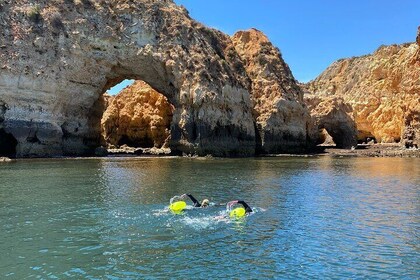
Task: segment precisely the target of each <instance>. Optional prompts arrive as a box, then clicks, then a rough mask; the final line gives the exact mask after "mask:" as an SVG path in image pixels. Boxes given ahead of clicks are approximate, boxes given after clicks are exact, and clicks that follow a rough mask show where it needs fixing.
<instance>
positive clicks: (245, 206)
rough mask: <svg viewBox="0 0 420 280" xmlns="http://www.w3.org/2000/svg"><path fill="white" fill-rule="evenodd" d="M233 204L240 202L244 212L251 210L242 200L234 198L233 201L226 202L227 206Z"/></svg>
mask: <svg viewBox="0 0 420 280" xmlns="http://www.w3.org/2000/svg"><path fill="white" fill-rule="evenodd" d="M233 204H241V205H242V206H243V207H244V208H245V213H251V212H252V209H251V207H250V206H249V205H248V204H247V203H246V202H245V201H243V200H234V201H231V202H228V206H230V205H233Z"/></svg>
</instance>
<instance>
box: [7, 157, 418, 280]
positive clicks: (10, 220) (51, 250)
mask: <svg viewBox="0 0 420 280" xmlns="http://www.w3.org/2000/svg"><path fill="white" fill-rule="evenodd" d="M419 186H420V159H415V158H405V159H402V158H334V157H328V156H324V157H309V158H285V157H281V158H250V159H217V158H214V159H213V158H204V159H203V158H104V159H45V160H19V161H17V162H14V163H5V164H1V165H0V279H192V278H198V279H200V278H203V279H212V278H214V279H232V278H233V279H240V278H241V279H379V278H381V279H419V278H420V271H419V267H420V266H419V260H420V244H419V232H420V231H419V228H420V207H419V205H420V203H419V202H420V188H419ZM183 193H191V194H193V195H194V196H195V197H196V198H197V199H199V200H201V199H203V198H208V199H209V200H210V201H211V202H212V206H211V207H209V208H205V209H193V208H192V207H190V209H187V210H186V211H184V212H183V213H182V214H180V215H175V214H173V213H171V212H170V211H168V204H169V200H170V198H171V197H173V196H175V195H181V194H183ZM236 199H242V200H245V201H246V202H248V204H249V205H250V206H251V207H252V208H253V210H254V212H253V213H252V214H251V215H249V216H247V217H246V218H243V219H238V220H235V219H233V220H232V219H230V218H227V217H226V213H225V209H226V207H225V206H224V205H225V203H226V202H228V201H230V200H236Z"/></svg>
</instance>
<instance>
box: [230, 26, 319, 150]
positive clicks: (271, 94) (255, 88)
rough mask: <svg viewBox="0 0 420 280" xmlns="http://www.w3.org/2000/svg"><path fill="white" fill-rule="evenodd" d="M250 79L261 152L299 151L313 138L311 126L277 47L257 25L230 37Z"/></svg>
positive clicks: (298, 91)
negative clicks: (256, 27)
mask: <svg viewBox="0 0 420 280" xmlns="http://www.w3.org/2000/svg"><path fill="white" fill-rule="evenodd" d="M232 40H233V43H234V46H235V49H236V51H237V52H238V54H239V55H240V57H241V58H242V60H243V62H244V65H245V69H246V72H247V74H248V76H249V77H250V79H251V83H252V89H251V99H252V105H253V108H254V116H255V119H256V124H257V129H258V133H259V139H261V143H260V145H261V146H260V148H261V152H263V153H279V152H299V151H300V152H302V151H304V150H305V149H306V148H307V147H308V145H309V144H310V141H309V140H310V139H311V138H313V134H314V126H313V125H312V122H311V118H310V115H309V112H308V110H307V108H306V107H305V105H304V103H303V92H302V90H301V89H300V88H299V86H298V85H297V84H296V80H295V79H294V77H293V75H292V72H291V71H290V69H289V66H288V65H287V64H286V63H285V62H284V60H283V58H282V56H281V53H280V51H279V49H277V48H276V47H274V46H273V44H272V43H271V42H270V41H269V40H268V38H267V37H266V36H265V35H264V34H263V33H262V32H260V31H258V30H256V29H250V30H248V31H239V32H237V33H236V34H235V35H233V37H232Z"/></svg>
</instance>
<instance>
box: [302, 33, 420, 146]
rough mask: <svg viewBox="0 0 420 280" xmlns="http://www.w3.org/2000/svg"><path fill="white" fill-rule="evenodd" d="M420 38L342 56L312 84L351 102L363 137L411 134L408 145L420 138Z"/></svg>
mask: <svg viewBox="0 0 420 280" xmlns="http://www.w3.org/2000/svg"><path fill="white" fill-rule="evenodd" d="M418 40H419V39H418V37H417V44H415V43H414V44H402V45H392V46H382V47H380V48H379V49H378V50H377V51H376V52H374V53H373V54H372V55H366V56H362V57H354V58H350V59H342V60H339V61H337V62H335V63H333V64H332V65H331V66H330V67H328V68H327V69H326V70H325V71H324V72H323V73H322V74H321V75H320V76H319V77H318V78H316V79H315V80H314V81H312V82H310V83H309V84H308V85H307V89H308V91H309V92H311V93H314V94H316V95H317V96H318V97H320V98H322V97H325V98H329V96H335V97H338V98H341V99H342V100H343V102H344V103H347V104H349V105H350V106H351V111H352V113H351V115H352V118H353V120H354V121H355V123H356V126H357V130H358V139H359V140H365V139H366V138H367V137H374V138H376V140H377V141H378V142H400V141H401V142H402V143H406V140H407V141H409V142H407V146H410V145H414V144H415V143H416V142H418V139H419V138H418V134H419V115H420V59H419V58H420V56H419V55H418V54H419V45H418ZM416 135H417V136H416ZM408 138H410V139H408ZM416 139H417V140H416ZM410 141H411V142H410ZM410 143H411V144H410Z"/></svg>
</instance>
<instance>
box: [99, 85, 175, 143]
mask: <svg viewBox="0 0 420 280" xmlns="http://www.w3.org/2000/svg"><path fill="white" fill-rule="evenodd" d="M106 103H107V108H106V110H105V112H104V115H103V116H102V120H101V126H102V136H103V137H104V141H105V143H104V144H105V145H106V146H107V147H109V148H119V147H121V146H122V145H127V146H129V147H134V148H158V149H159V148H167V147H168V144H169V140H170V126H171V123H172V118H173V110H174V106H173V105H172V104H171V103H170V102H169V101H168V99H167V98H166V97H164V96H163V95H162V94H161V93H159V92H158V91H156V90H155V89H153V88H152V87H151V86H150V85H148V84H147V83H145V82H144V81H134V83H133V84H131V85H129V86H127V87H126V88H124V89H122V90H121V91H120V92H119V93H118V94H116V95H114V96H112V95H106Z"/></svg>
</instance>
